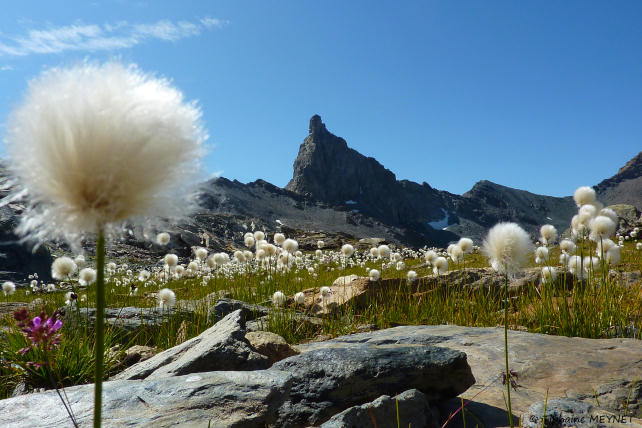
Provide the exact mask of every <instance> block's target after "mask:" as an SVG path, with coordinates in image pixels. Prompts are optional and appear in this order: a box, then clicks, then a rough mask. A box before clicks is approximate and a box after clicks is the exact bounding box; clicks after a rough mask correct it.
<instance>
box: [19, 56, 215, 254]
mask: <svg viewBox="0 0 642 428" xmlns="http://www.w3.org/2000/svg"><path fill="white" fill-rule="evenodd" d="M200 117H201V112H200V110H199V109H198V108H197V107H196V106H195V105H194V104H193V103H186V102H184V100H183V95H182V93H181V92H180V91H178V90H176V89H174V88H173V87H171V86H170V84H169V81H168V80H166V79H158V78H155V77H153V76H151V75H149V74H145V73H143V72H141V71H140V70H139V69H138V68H137V67H136V66H134V65H131V66H126V65H123V64H120V63H118V62H108V63H105V64H102V65H98V64H91V63H88V62H85V63H81V64H79V65H76V66H73V67H70V68H52V69H49V70H47V71H45V72H44V73H43V74H42V75H41V76H40V77H38V78H36V79H34V80H32V81H31V82H30V83H29V89H28V91H27V94H26V96H25V100H24V101H23V103H22V104H21V105H19V106H18V108H17V109H16V110H15V111H13V113H12V114H11V116H10V118H9V121H8V123H7V127H6V129H7V136H6V148H7V153H8V155H9V158H10V160H9V163H8V165H9V170H10V176H11V179H10V184H12V185H13V187H14V188H15V189H16V190H15V192H14V193H13V194H12V195H10V196H8V197H7V201H12V200H16V199H20V198H23V197H24V198H26V199H27V202H26V205H27V207H26V209H25V211H24V214H23V215H22V216H21V222H20V224H19V226H18V228H17V232H18V233H19V234H21V235H24V236H25V238H26V239H31V238H33V239H35V240H37V241H40V242H42V241H45V240H53V239H58V238H61V239H64V240H66V241H67V242H69V243H71V244H72V245H76V244H77V243H78V242H79V239H80V238H81V237H82V236H83V235H84V234H85V233H95V232H98V231H99V229H101V228H104V229H105V231H106V232H107V233H110V232H111V233H114V234H120V233H122V230H123V229H124V228H123V225H124V223H125V221H127V222H128V223H129V224H130V225H132V224H133V225H136V224H141V225H147V224H148V223H150V216H153V217H158V218H160V217H162V218H166V219H170V220H174V219H178V218H180V217H183V216H184V215H185V213H186V212H188V211H189V208H191V207H193V206H195V201H196V198H195V196H196V193H195V192H193V190H194V189H195V185H196V183H197V180H198V178H199V177H198V171H199V169H200V168H198V161H199V159H200V157H201V156H202V151H203V150H202V143H203V141H204V140H205V139H206V134H205V132H204V131H203V129H202V127H201V125H200ZM76 246H77V245H76Z"/></svg>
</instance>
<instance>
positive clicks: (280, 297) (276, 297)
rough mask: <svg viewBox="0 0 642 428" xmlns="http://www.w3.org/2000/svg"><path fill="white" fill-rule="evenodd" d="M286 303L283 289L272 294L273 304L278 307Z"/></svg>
mask: <svg viewBox="0 0 642 428" xmlns="http://www.w3.org/2000/svg"><path fill="white" fill-rule="evenodd" d="M284 303H285V294H283V292H281V291H277V292H275V293H274V294H273V295H272V304H273V305H274V306H277V307H281V306H283V304H284Z"/></svg>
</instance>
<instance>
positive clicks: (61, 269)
mask: <svg viewBox="0 0 642 428" xmlns="http://www.w3.org/2000/svg"><path fill="white" fill-rule="evenodd" d="M77 268H78V266H76V262H74V261H73V260H72V259H71V258H69V257H67V256H63V257H58V258H57V259H56V260H54V261H53V263H52V264H51V276H52V277H53V278H54V279H58V280H64V279H68V278H69V277H70V276H71V275H73V273H74V272H76V269H77Z"/></svg>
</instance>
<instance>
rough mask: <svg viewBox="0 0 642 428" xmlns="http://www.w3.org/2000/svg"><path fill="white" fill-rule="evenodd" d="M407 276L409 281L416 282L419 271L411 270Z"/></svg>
mask: <svg viewBox="0 0 642 428" xmlns="http://www.w3.org/2000/svg"><path fill="white" fill-rule="evenodd" d="M406 278H408V281H409V282H414V281H415V280H416V279H417V272H415V271H414V270H409V271H408V273H407V274H406Z"/></svg>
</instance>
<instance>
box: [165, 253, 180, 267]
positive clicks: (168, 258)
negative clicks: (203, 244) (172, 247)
mask: <svg viewBox="0 0 642 428" xmlns="http://www.w3.org/2000/svg"><path fill="white" fill-rule="evenodd" d="M164 261H165V264H166V265H167V266H169V267H170V269H171V268H175V267H176V265H178V256H177V255H176V254H172V253H170V254H166V255H165V258H164Z"/></svg>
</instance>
